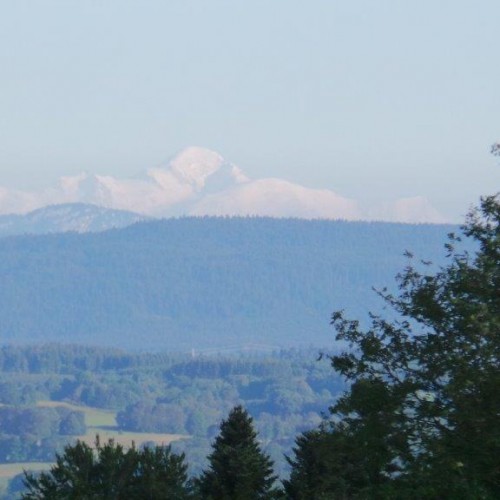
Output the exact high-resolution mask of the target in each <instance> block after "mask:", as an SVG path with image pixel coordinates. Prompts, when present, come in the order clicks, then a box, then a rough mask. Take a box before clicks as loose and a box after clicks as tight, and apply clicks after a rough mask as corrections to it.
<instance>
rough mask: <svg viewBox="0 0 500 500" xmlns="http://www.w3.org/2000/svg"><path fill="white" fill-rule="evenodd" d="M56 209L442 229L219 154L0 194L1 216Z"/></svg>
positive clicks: (427, 212) (195, 153)
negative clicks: (260, 173)
mask: <svg viewBox="0 0 500 500" xmlns="http://www.w3.org/2000/svg"><path fill="white" fill-rule="evenodd" d="M61 203H86V204H93V205H97V206H100V207H104V208H108V209H119V210H127V211H132V212H137V213H140V214H143V215H146V216H153V217H172V216H177V215H223V216H226V215H230V216H246V215H254V216H268V217H284V218H286V217H297V218H304V219H336V220H338V219H342V220H386V221H399V222H410V223H415V222H431V223H443V222H445V219H444V217H443V216H442V215H441V214H439V213H438V212H437V210H436V209H435V208H434V207H432V205H431V204H430V203H429V201H428V200H426V199H425V198H424V197H422V196H414V197H411V198H403V199H399V200H388V201H386V202H384V203H383V204H382V205H381V206H374V207H369V208H368V209H362V208H361V206H360V203H359V202H358V201H357V200H354V199H350V198H347V197H344V196H342V195H340V194H338V193H336V192H334V191H332V190H329V189H313V188H307V187H304V186H301V185H299V184H295V183H292V182H289V181H286V180H284V179H277V178H273V177H270V178H261V179H251V178H250V177H249V176H247V175H246V174H245V173H244V172H243V171H242V170H241V169H240V168H239V167H237V166H236V165H234V164H233V163H231V162H228V161H226V160H225V159H224V158H223V157H222V156H221V155H220V154H219V153H217V152H215V151H211V150H209V149H206V148H200V147H195V146H192V147H189V148H186V149H184V150H183V151H181V152H180V153H179V154H177V155H176V156H175V157H174V158H172V159H171V160H170V162H169V163H168V164H167V165H163V166H160V167H155V168H150V169H148V170H147V171H146V172H145V174H144V175H142V176H139V177H136V178H131V179H119V178H116V177H112V176H109V175H89V174H87V173H81V174H78V175H74V176H69V177H61V178H60V179H59V182H58V184H57V185H56V186H54V187H51V188H48V189H45V190H42V191H37V192H26V191H16V190H9V189H5V188H2V187H0V213H4V214H5V213H26V212H28V211H31V210H34V209H36V208H40V207H43V206H46V205H48V204H61Z"/></svg>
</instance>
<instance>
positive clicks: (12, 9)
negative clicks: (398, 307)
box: [0, 0, 500, 221]
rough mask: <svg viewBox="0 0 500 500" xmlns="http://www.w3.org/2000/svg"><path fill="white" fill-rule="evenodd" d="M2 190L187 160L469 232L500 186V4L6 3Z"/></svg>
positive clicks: (1, 56)
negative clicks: (411, 209) (210, 161)
mask: <svg viewBox="0 0 500 500" xmlns="http://www.w3.org/2000/svg"><path fill="white" fill-rule="evenodd" d="M0 7H1V9H0V10H1V16H0V185H1V186H6V187H9V188H19V189H38V188H40V187H43V186H47V185H49V184H51V183H53V182H55V181H56V179H57V178H58V177H60V176H62V175H74V174H77V173H78V172H81V171H86V172H89V173H95V174H108V175H113V176H116V177H120V178H122V177H133V176H135V175H137V174H139V173H141V172H143V171H144V170H146V169H147V168H150V167H154V166H157V165H161V164H164V163H165V162H166V161H167V160H168V159H169V158H170V157H171V156H173V155H174V154H175V153H176V152H177V151H179V150H181V149H183V148H184V147H186V146H190V145H197V146H203V147H207V148H210V149H213V150H215V151H218V152H220V153H221V154H222V155H223V156H224V157H225V158H226V159H227V160H229V161H231V162H233V163H235V164H237V165H239V166H240V167H242V168H243V169H244V171H245V172H246V174H247V175H249V176H251V177H254V178H260V177H279V178H283V179H287V180H289V181H292V182H297V183H300V184H302V185H304V186H307V187H312V188H325V189H331V190H333V191H335V192H337V193H339V194H341V195H342V196H346V197H351V198H355V199H358V200H360V201H361V202H362V203H363V202H380V201H384V200H385V199H395V198H400V197H405V196H408V197H409V196H417V195H420V196H425V197H427V198H428V199H429V200H430V201H431V203H432V204H433V205H434V206H435V207H436V208H437V209H438V210H439V211H440V212H442V213H443V214H445V216H447V217H448V218H450V219H453V220H457V221H460V220H462V219H463V215H464V214H465V212H466V211H467V210H468V208H469V207H470V206H471V204H474V203H476V202H477V201H478V198H479V196H480V195H484V194H491V193H493V192H495V191H498V190H499V188H500V159H499V158H494V157H493V156H491V154H490V153H489V150H490V146H491V144H492V143H494V142H495V141H499V140H500V125H499V124H500V120H499V118H500V113H499V111H500V92H499V88H500V66H499V65H498V47H500V30H499V29H498V19H499V18H500V2H498V0H478V1H476V2H471V1H463V0H453V1H447V0H439V1H435V0H432V1H431V0H420V1H419V2H403V1H400V0H398V1H396V0H393V1H389V0H378V1H377V2H374V1H373V0H364V1H362V0H350V1H347V0H346V1H336V0H308V1H307V2H306V1H304V0H252V1H251V2H244V1H235V0H225V1H223V0H168V1H165V0H161V1H155V0H142V1H138V0H137V1H129V0H105V1H103V0H99V1H98V0H59V1H53V0H43V1H36V2H34V1H27V0H16V1H7V0H0Z"/></svg>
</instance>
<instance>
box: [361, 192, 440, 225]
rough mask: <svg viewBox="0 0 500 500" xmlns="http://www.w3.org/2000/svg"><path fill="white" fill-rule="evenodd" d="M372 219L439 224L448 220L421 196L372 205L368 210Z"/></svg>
mask: <svg viewBox="0 0 500 500" xmlns="http://www.w3.org/2000/svg"><path fill="white" fill-rule="evenodd" d="M369 218H370V219H372V220H383V221H389V222H408V223H423V222H429V223H433V224H441V223H445V222H448V221H447V220H446V219H445V218H444V217H443V216H442V215H441V214H440V213H439V212H438V211H437V210H436V209H435V208H434V207H433V206H432V205H431V203H430V202H429V200H427V198H424V197H423V196H414V197H412V198H401V199H399V200H396V201H393V202H387V203H384V204H381V205H379V206H377V207H374V208H373V209H371V210H370V211H369Z"/></svg>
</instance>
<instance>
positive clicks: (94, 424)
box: [0, 401, 189, 482]
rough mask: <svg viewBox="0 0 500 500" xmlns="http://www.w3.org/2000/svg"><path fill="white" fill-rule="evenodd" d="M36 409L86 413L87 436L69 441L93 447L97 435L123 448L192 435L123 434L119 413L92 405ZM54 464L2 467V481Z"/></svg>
mask: <svg viewBox="0 0 500 500" xmlns="http://www.w3.org/2000/svg"><path fill="white" fill-rule="evenodd" d="M37 406H41V407H51V408H54V407H57V406H64V407H66V408H69V409H71V410H79V411H83V412H84V414H85V424H86V425H87V433H86V434H85V435H82V436H74V437H71V438H70V439H69V440H68V441H72V440H74V439H79V440H80V441H84V442H85V443H87V444H88V445H90V446H93V445H94V443H95V439H96V435H97V434H98V435H99V438H100V440H101V443H102V442H105V441H107V440H108V439H113V440H114V441H115V442H116V443H119V444H121V445H123V446H126V447H128V446H132V444H135V445H136V446H140V445H142V444H144V443H151V442H153V443H155V444H158V445H167V444H170V443H172V442H173V441H178V440H180V439H187V438H189V436H185V435H180V434H160V433H150V432H122V431H120V430H118V427H117V425H116V412H115V411H112V410H103V409H100V408H92V407H90V406H78V405H74V404H71V403H65V402H59V401H38V403H37ZM51 465H52V463H49V462H22V463H8V464H0V482H1V479H2V478H11V477H14V476H16V475H17V474H20V473H21V472H23V470H32V471H39V470H44V469H48V468H49V467H50V466H51Z"/></svg>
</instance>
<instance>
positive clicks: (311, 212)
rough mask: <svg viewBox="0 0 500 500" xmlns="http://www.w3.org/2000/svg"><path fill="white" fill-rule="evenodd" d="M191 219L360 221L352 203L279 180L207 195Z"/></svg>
mask: <svg viewBox="0 0 500 500" xmlns="http://www.w3.org/2000/svg"><path fill="white" fill-rule="evenodd" d="M190 214H192V215H262V216H271V217H300V218H305V219H317V218H323V219H346V220H356V219H358V220H359V219H361V218H362V214H361V212H360V210H359V208H358V205H357V203H356V202H355V201H354V200H349V199H347V198H342V197H341V196H338V195H337V194H335V193H334V192H333V191H328V190H326V189H308V188H305V187H302V186H299V185H298V184H292V183H291V182H287V181H283V180H281V179H258V180H255V181H247V182H246V183H242V184H240V185H239V186H236V187H234V188H232V189H227V190H225V191H222V192H220V193H216V194H209V195H207V196H205V197H203V198H202V199H201V200H200V201H199V202H197V203H195V204H194V205H193V208H192V209H191V210H190Z"/></svg>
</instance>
